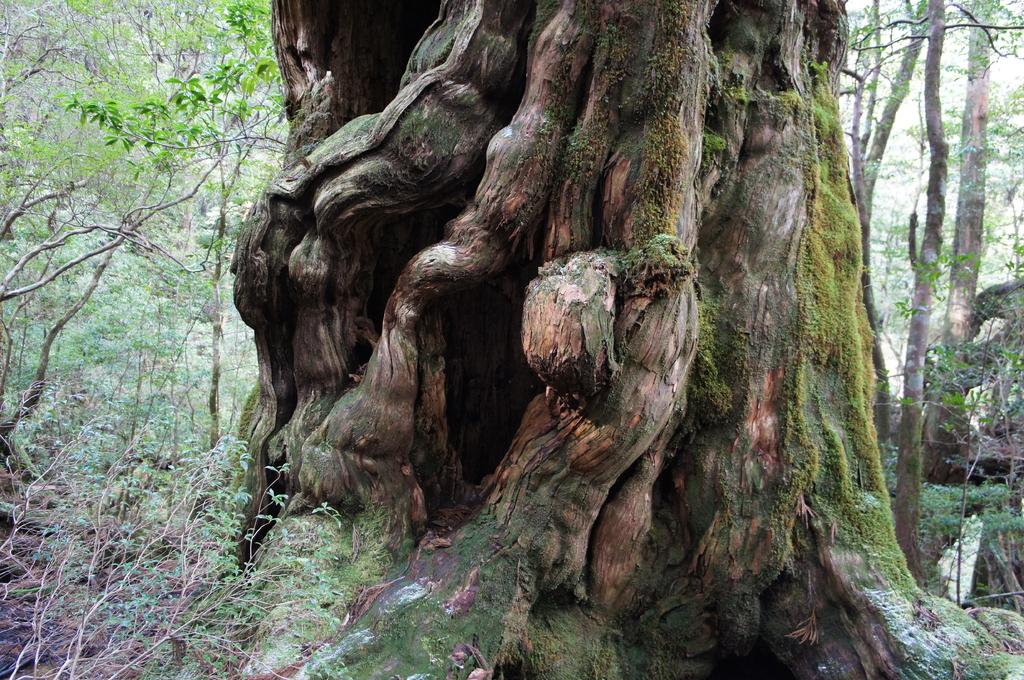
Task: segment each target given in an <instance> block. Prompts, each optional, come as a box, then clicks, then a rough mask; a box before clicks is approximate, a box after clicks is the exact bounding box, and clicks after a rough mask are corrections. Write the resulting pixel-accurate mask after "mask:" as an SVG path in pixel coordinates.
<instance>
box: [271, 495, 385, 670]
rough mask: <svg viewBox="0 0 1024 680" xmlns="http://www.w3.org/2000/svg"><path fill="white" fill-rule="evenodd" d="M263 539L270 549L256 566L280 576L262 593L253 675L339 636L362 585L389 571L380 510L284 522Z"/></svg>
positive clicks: (318, 514) (325, 514)
mask: <svg viewBox="0 0 1024 680" xmlns="http://www.w3.org/2000/svg"><path fill="white" fill-rule="evenodd" d="M268 541H269V544H270V545H272V546H273V550H271V551H269V552H268V553H266V555H265V556H263V558H262V559H261V560H260V561H259V563H258V568H259V569H260V570H261V572H263V573H264V574H268V573H269V574H278V575H279V578H277V579H276V580H274V581H273V585H272V586H271V585H270V584H269V583H268V585H267V586H266V589H267V592H265V594H264V596H265V601H266V603H267V605H268V606H269V607H270V608H269V610H268V611H267V613H266V615H265V617H264V618H263V620H262V622H261V624H260V630H259V631H258V633H257V639H258V640H260V644H259V647H258V648H257V649H256V650H255V653H254V656H255V659H256V660H257V661H256V663H254V665H253V670H255V671H257V672H264V671H267V670H274V669H280V668H284V667H286V666H289V665H291V664H293V663H295V662H296V661H299V660H300V659H301V658H302V657H303V655H304V653H305V651H306V649H308V647H309V645H310V644H311V643H315V642H316V641H323V640H326V639H329V638H330V637H332V636H333V635H336V634H337V633H338V632H340V631H341V630H342V626H343V625H344V623H345V618H346V613H347V607H348V606H349V605H350V604H351V603H352V602H353V601H355V599H356V597H357V595H359V593H360V591H361V590H362V589H363V588H364V587H366V586H369V585H372V584H375V583H377V582H379V581H380V580H382V579H383V578H384V576H385V574H386V572H387V570H388V567H389V565H390V555H389V553H388V551H387V549H386V543H387V531H386V518H385V516H384V512H383V511H382V510H377V511H367V512H363V513H361V514H359V515H356V516H354V517H345V516H342V515H339V514H337V513H335V512H333V511H330V510H327V509H324V510H323V511H320V512H315V513H312V514H304V515H298V516H293V517H286V518H285V519H283V520H282V521H281V522H280V523H278V524H277V525H276V526H275V527H274V528H273V530H272V532H271V534H270V536H269V537H268ZM271 587H272V588H273V589H272V590H270V588H271Z"/></svg>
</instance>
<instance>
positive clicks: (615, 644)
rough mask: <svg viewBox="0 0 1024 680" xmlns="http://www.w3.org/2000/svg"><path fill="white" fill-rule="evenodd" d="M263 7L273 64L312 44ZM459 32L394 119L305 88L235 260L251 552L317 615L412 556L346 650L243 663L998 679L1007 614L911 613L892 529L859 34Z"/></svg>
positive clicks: (827, 0)
mask: <svg viewBox="0 0 1024 680" xmlns="http://www.w3.org/2000/svg"><path fill="white" fill-rule="evenodd" d="M336 5H337V9H336V11H337V12H338V13H339V14H338V16H339V17H340V18H339V21H340V22H341V24H342V25H343V26H347V24H346V23H345V22H346V21H347V19H345V17H346V16H347V11H348V10H353V8H355V7H357V6H360V5H359V3H356V2H341V3H336ZM385 5H387V3H385ZM315 6H316V3H301V2H297V1H296V3H294V6H292V7H291V9H292V11H293V12H300V10H301V11H303V12H304V11H312V9H311V8H315ZM275 8H276V9H277V12H278V14H277V16H276V18H275V21H276V22H277V24H276V26H277V29H276V30H277V34H278V35H279V36H282V35H284V36H294V35H299V34H301V33H302V31H303V27H304V24H303V23H302V22H303V21H310V20H304V19H301V18H298V17H300V16H305V15H302V14H301V13H297V14H293V15H292V18H291V19H287V20H286V19H285V17H284V14H283V13H282V7H281V6H280V5H275ZM297 8H298V9H297ZM353 11H354V10H353ZM366 11H367V12H369V14H370V16H363V17H361V18H360V19H359V21H371V22H373V21H375V19H374V18H373V15H374V13H375V12H378V11H379V12H382V13H383V12H385V11H386V9H384V6H382V7H381V9H379V10H377V9H374V8H370V9H368V10H366ZM438 17H439V18H438V20H437V21H435V22H434V23H433V24H431V25H430V26H429V27H427V28H426V29H425V32H424V34H423V37H422V38H421V39H420V41H419V42H418V43H417V44H416V46H415V47H414V48H412V53H411V56H410V57H409V59H408V66H407V69H406V72H405V74H404V75H403V76H402V77H401V78H400V80H399V81H394V82H395V83H396V84H395V86H394V90H393V91H392V92H390V93H388V95H387V96H388V97H390V99H389V100H388V101H386V102H382V103H381V105H380V106H381V110H380V111H379V112H374V110H373V109H372V107H370V106H369V103H367V108H366V109H359V110H356V111H353V112H352V113H353V114H358V117H356V118H354V119H352V120H350V121H349V122H347V123H346V124H344V125H342V126H341V127H338V128H337V129H336V130H333V131H330V132H329V134H327V136H320V135H321V132H322V131H321V132H317V133H315V134H313V133H309V134H308V136H303V135H307V133H306V132H296V130H297V129H299V128H300V127H301V122H299V121H301V120H302V119H303V117H304V116H305V115H306V114H307V107H315V106H319V105H320V104H316V103H315V102H316V101H320V100H317V99H316V98H315V97H310V95H309V94H308V93H309V92H313V91H315V90H316V87H317V86H316V85H312V86H311V87H310V88H309V89H307V90H305V92H306V93H307V94H304V95H301V94H293V95H290V96H291V97H292V101H296V102H300V103H298V104H297V107H298V108H297V110H295V111H294V112H293V114H292V115H293V121H296V124H295V126H294V127H293V133H294V134H295V135H296V136H298V137H300V139H297V141H296V142H295V143H294V144H293V149H294V150H295V152H294V153H293V154H292V156H291V157H290V162H289V165H288V166H287V167H286V168H285V170H284V172H283V173H282V175H281V176H280V177H279V178H278V179H277V180H276V181H275V182H274V183H273V185H272V186H271V187H270V188H269V190H268V191H267V193H266V195H265V197H264V199H263V200H262V201H261V202H260V204H259V205H258V206H257V207H256V209H255V210H254V213H253V215H252V216H251V218H250V220H249V222H248V226H247V227H246V229H245V230H244V233H243V234H242V236H241V238H240V240H239V244H238V251H237V253H236V257H235V260H234V267H235V269H236V274H237V284H236V289H235V301H236V304H237V306H238V308H239V310H240V311H241V313H242V315H243V318H244V319H245V320H246V322H247V323H249V325H251V326H252V327H253V329H254V331H255V335H256V342H257V347H258V351H259V357H260V369H261V373H260V396H259V402H258V405H257V406H256V407H255V409H254V411H253V413H252V416H251V417H250V418H247V426H248V432H247V434H248V435H249V436H250V440H251V455H252V457H253V459H254V464H252V465H250V466H249V468H248V469H249V472H248V478H247V482H248V484H249V487H250V490H251V492H252V503H251V504H250V505H249V507H248V510H247V516H248V518H249V521H250V524H251V527H252V531H251V532H250V537H252V538H253V539H254V540H251V541H249V542H248V545H250V546H251V545H252V544H253V543H254V542H255V543H259V542H262V546H263V549H262V551H261V552H262V553H263V554H264V555H266V557H265V559H266V560H269V561H271V562H273V560H274V555H275V553H279V550H278V548H276V547H275V546H280V545H282V544H289V545H294V544H295V542H296V541H298V542H299V543H300V544H301V545H304V546H305V550H306V551H307V552H308V556H307V557H308V560H312V563H313V564H315V565H316V566H315V569H314V571H313V573H315V574H316V578H317V579H319V582H320V583H323V582H324V579H325V578H328V579H335V580H334V581H330V583H331V584H333V585H332V586H331V587H330V588H329V589H328V590H330V591H331V592H336V591H341V590H344V589H345V588H347V587H349V586H348V585H346V584H349V585H350V582H349V581H348V580H346V579H347V577H346V576H345V574H350V573H351V572H352V570H353V569H356V566H355V565H358V564H362V563H363V560H365V559H367V557H366V556H367V555H368V547H367V546H368V544H369V543H370V542H375V544H377V545H379V546H386V548H387V552H388V553H389V554H390V555H391V558H390V559H391V560H392V564H393V566H392V568H391V570H390V571H389V572H388V573H387V574H386V575H385V574H384V573H383V572H384V571H387V570H386V569H384V568H382V569H381V570H380V571H379V572H378V573H377V574H376V576H375V577H373V578H368V579H367V582H366V583H365V586H366V587H365V588H363V589H361V590H359V594H358V596H356V597H354V598H352V599H350V600H346V602H343V603H339V602H332V601H329V599H328V600H325V599H323V598H322V597H320V596H317V597H319V598H320V599H319V600H318V601H319V602H320V604H321V606H320V608H319V609H324V610H329V609H330V608H331V607H338V606H341V607H342V608H343V610H344V614H343V615H339V616H338V617H337V618H336V619H335V622H334V623H328V624H324V625H317V626H311V627H309V628H302V627H301V626H299V624H298V623H293V624H292V625H289V624H282V623H281V621H280V620H271V619H273V617H268V621H266V622H265V625H264V626H263V628H262V630H263V640H264V642H263V643H262V646H260V647H259V654H257V658H258V659H262V663H263V664H264V665H263V666H262V667H254V672H255V671H256V670H264V671H269V670H275V671H279V672H283V671H284V669H287V670H288V671H289V672H297V670H296V669H300V668H301V669H302V671H303V672H304V673H306V675H307V677H323V678H345V677H351V678H391V677H395V676H398V677H418V678H419V677H428V676H432V677H449V678H467V677H472V678H474V680H477V679H479V678H487V677H493V678H499V677H501V678H508V679H511V678H523V677H529V678H606V677H651V678H705V677H710V676H711V675H712V674H713V673H714V672H715V668H716V666H720V665H721V664H722V663H723V660H726V659H735V658H737V657H740V658H746V659H747V662H748V663H750V664H752V667H753V668H756V669H759V670H760V669H762V666H761V664H762V663H766V661H762V660H763V659H768V660H770V661H771V662H772V663H775V664H778V665H779V666H780V668H782V669H783V670H784V672H785V673H787V674H791V675H792V676H793V677H798V678H879V677H918V678H932V677H950V678H952V677H954V676H955V675H956V674H957V673H960V672H961V669H960V667H961V666H962V667H963V669H964V670H966V672H967V673H968V674H969V676H970V677H978V678H981V677H1002V675H1005V672H1006V671H1004V669H1009V668H1010V667H1011V666H1012V664H1013V663H1015V660H1014V658H1013V657H1010V656H1009V655H1007V654H1006V648H1004V647H1002V646H1000V643H999V641H998V639H999V636H1000V635H1002V629H1001V628H1000V626H1003V625H1004V624H1005V622H1003V620H1002V619H1001V618H998V616H997V617H996V618H994V619H993V621H995V623H992V622H990V623H984V622H982V620H981V619H980V618H971V617H969V616H968V615H966V614H964V613H962V612H960V611H959V610H957V609H956V608H955V607H952V608H951V607H950V606H949V605H946V604H943V603H942V602H938V601H934V600H931V599H929V598H926V597H924V596H923V595H922V594H921V593H920V592H919V591H917V590H916V587H915V586H914V583H913V580H912V579H911V578H910V576H909V574H908V573H907V570H906V565H905V562H904V559H903V556H902V554H901V552H900V550H899V547H898V546H897V544H896V540H895V536H894V533H893V529H892V523H891V520H890V514H889V513H890V509H889V501H888V495H887V492H886V489H885V486H884V483H883V479H882V474H881V468H880V464H879V458H878V451H877V446H876V440H875V433H874V429H873V425H872V418H871V395H872V391H873V382H872V369H871V334H870V330H869V328H868V324H867V318H866V315H865V312H864V307H863V304H862V296H861V292H860V276H861V246H860V227H859V220H858V216H857V213H856V210H855V209H854V206H853V203H852V200H851V195H850V191H849V179H848V174H847V157H846V154H845V150H844V145H843V131H842V127H841V124H840V120H839V117H838V110H837V107H836V103H835V98H834V95H833V88H834V84H835V78H836V72H837V68H838V64H840V63H841V61H842V54H843V50H844V37H845V24H844V16H843V12H842V8H841V6H840V5H839V4H836V3H835V2H833V1H832V0H823V1H820V2H817V3H806V2H803V1H802V0H770V1H769V2H765V1H764V0H756V1H755V0H727V1H722V2H718V3H715V2H713V1H711V0H708V1H698V2H685V3H684V2H679V1H678V0H643V1H638V2H631V3H623V2H619V1H616V0H561V1H556V2H538V3H536V4H535V3H534V2H531V1H529V0H443V1H442V2H441V3H440V7H439V8H438ZM296 22H297V23H296ZM290 24H296V25H294V26H293V25H290ZM316 27H317V28H323V26H322V25H321V24H320V23H316ZM305 28H307V29H308V28H309V27H308V26H305ZM337 30H344V29H337ZM328 32H329V31H328ZM393 35H394V36H395V37H394V42H393V43H392V44H391V46H390V48H389V49H391V50H399V49H401V48H400V45H401V44H403V43H401V39H400V38H399V37H398V36H401V35H404V29H403V30H398V31H396V32H395V33H394V34H393ZM279 40H280V38H279ZM279 50H280V53H281V54H282V55H283V56H282V62H283V70H284V73H285V75H286V77H287V78H288V79H289V82H290V83H291V81H292V79H293V76H292V75H290V74H291V73H292V71H293V70H294V69H292V67H290V66H289V65H288V64H287V63H285V62H286V60H287V59H288V58H289V57H287V53H288V50H287V49H282V48H280V46H279ZM332 58H333V57H332ZM314 66H315V67H312V68H311V67H307V68H303V69H301V71H302V73H316V74H322V73H326V71H327V70H329V69H328V67H327V66H326V65H325V64H324V63H323V62H317V63H316V64H315V65H314ZM295 73H298V71H295ZM332 73H333V72H332ZM295 77H297V76H295ZM333 77H334V78H335V81H334V83H335V84H334V86H333V87H338V83H339V82H340V81H339V80H337V78H338V76H337V75H336V74H334V76H333ZM353 77H356V78H373V77H374V73H373V72H372V71H370V72H359V73H356V74H354V75H353ZM324 78H326V76H322V77H321V80H319V81H317V82H323V79H324ZM290 86H291V85H290ZM353 87H354V91H357V90H358V87H356V86H353ZM295 91H296V92H302V91H303V90H302V88H301V87H299V88H297V89H296V90H295ZM333 91H334V92H335V93H338V94H336V95H334V96H341V94H340V93H342V92H344V91H345V90H344V89H343V88H339V89H336V90H333ZM324 101H326V100H324ZM307 119H308V118H307ZM330 127H331V126H327V127H325V128H323V131H326V130H329V129H330ZM307 148H308V149H310V150H309V151H308V152H306V151H304V149H307ZM698 281H699V286H698ZM509 337H511V340H509ZM285 464H287V465H285ZM268 466H270V467H271V468H272V469H273V470H274V472H273V473H272V474H270V475H268V474H267V469H268ZM268 491H272V492H273V494H275V497H276V494H287V497H288V502H287V505H286V506H285V507H283V508H275V507H273V506H272V505H271V503H270V502H269V501H268V498H269V496H268ZM274 512H279V513H280V514H279V517H280V522H279V523H278V524H277V525H276V526H275V527H274V528H273V529H271V530H270V531H269V532H266V535H265V536H264V535H263V533H261V532H263V528H262V526H263V525H262V524H261V522H263V521H265V518H266V516H267V515H269V514H273V513H274ZM261 518H262V519H261ZM368 527H369V528H368ZM350 533H351V536H349V534H350ZM303 537H304V538H303ZM300 538H301V540H300ZM324 549H326V554H325V551H324ZM332 560H333V561H332ZM317 592H321V591H317ZM293 595H294V594H293V593H291V592H289V593H287V595H281V594H279V595H278V597H279V598H281V600H282V601H284V600H285V599H288V600H292V599H293ZM314 599H316V598H314ZM275 611H277V610H275ZM293 616H298V615H297V614H296V615H293ZM285 619H286V620H287V616H285ZM307 621H308V619H307ZM997 624H998V625H997ZM1005 625H1009V624H1005ZM297 630H301V631H304V634H305V635H307V636H308V638H309V639H306V640H301V639H300V640H295V639H294V638H295V637H296V635H295V631H297ZM300 637H301V636H300ZM957 657H960V658H962V659H963V661H962V662H960V661H956V658H957ZM735 663H739V665H740V667H741V668H742V665H743V663H744V662H742V661H739V662H735ZM257 666H258V664H257ZM787 669H788V670H787ZM741 672H742V671H741ZM780 672H782V671H780ZM986 673H987V674H988V675H986ZM992 673H996V674H997V675H995V676H993V675H991V674H992ZM420 674H422V675H420ZM782 677H787V676H786V675H783V676H782Z"/></svg>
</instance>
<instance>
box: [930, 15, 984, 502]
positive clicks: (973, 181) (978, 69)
mask: <svg viewBox="0 0 1024 680" xmlns="http://www.w3.org/2000/svg"><path fill="white" fill-rule="evenodd" d="M967 68H968V73H967V95H966V97H965V99H964V111H963V119H962V120H963V122H962V126H961V131H960V146H961V156H960V191H959V194H958V195H957V206H956V231H955V232H954V235H953V261H952V263H951V264H950V288H949V300H948V305H947V308H946V321H945V326H944V328H943V334H942V342H943V344H944V345H946V346H947V347H948V348H950V349H951V350H952V351H954V352H956V351H957V347H958V346H961V345H963V344H964V343H965V342H967V341H969V340H971V339H972V338H973V334H972V333H971V325H972V318H973V316H974V311H973V309H974V301H975V296H976V295H977V291H978V271H979V269H980V267H981V257H982V246H983V244H984V238H985V186H986V182H985V180H986V156H987V155H988V94H989V41H988V36H987V35H986V34H985V32H984V31H982V30H979V29H973V30H972V32H971V39H970V47H969V51H968V55H967ZM954 373H956V374H959V373H961V372H960V371H956V370H954ZM933 382H935V383H936V384H935V385H934V388H933V389H934V391H935V392H937V393H938V394H939V395H941V394H943V393H959V394H963V395H964V396H966V393H967V392H968V391H969V390H970V387H971V386H970V385H964V384H962V382H963V381H961V380H959V379H958V377H957V376H953V377H952V379H951V380H946V379H944V378H943V376H941V375H937V376H935V378H934V379H933ZM968 382H970V381H968ZM969 439H970V423H969V422H968V420H967V414H966V413H965V412H964V409H963V408H958V407H955V406H951V405H949V404H944V403H942V402H941V399H940V400H939V401H937V402H936V403H935V404H934V405H932V406H930V407H929V409H928V412H927V414H926V420H925V434H924V440H925V447H926V448H925V457H926V461H925V466H926V476H927V478H928V479H930V480H932V481H936V482H948V481H953V480H955V479H957V478H958V477H962V475H963V470H964V469H965V467H966V465H967V461H968V458H969V454H970V446H969Z"/></svg>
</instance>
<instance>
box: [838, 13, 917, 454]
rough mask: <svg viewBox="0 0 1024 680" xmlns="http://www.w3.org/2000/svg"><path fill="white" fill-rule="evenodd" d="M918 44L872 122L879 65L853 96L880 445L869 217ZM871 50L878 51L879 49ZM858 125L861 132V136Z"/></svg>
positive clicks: (883, 406) (908, 51) (883, 385)
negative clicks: (867, 99)
mask: <svg viewBox="0 0 1024 680" xmlns="http://www.w3.org/2000/svg"><path fill="white" fill-rule="evenodd" d="M875 17H876V22H877V21H878V20H879V19H878V13H877V8H875ZM879 30H880V29H879ZM923 42H924V41H923V40H921V39H914V40H911V41H910V42H909V43H908V44H907V46H906V48H904V50H903V56H902V57H901V59H900V66H899V69H898V70H897V72H896V75H895V77H894V78H893V79H892V84H891V90H890V91H889V95H888V97H886V100H885V105H884V106H883V107H882V114H881V116H880V117H879V119H878V121H877V122H875V121H873V120H871V119H870V116H871V109H873V108H874V106H873V103H872V104H870V105H869V111H868V114H867V115H868V118H867V120H864V113H863V100H864V96H865V91H866V90H869V92H868V94H869V96H870V97H874V93H875V91H876V90H877V88H878V86H879V82H878V78H879V76H880V71H879V70H878V69H879V68H880V66H877V65H876V66H875V67H874V68H873V69H872V71H871V75H870V78H866V77H861V78H860V79H859V80H858V82H857V87H856V90H855V96H854V111H853V129H852V138H851V139H852V145H851V155H852V159H851V180H852V182H853V190H854V196H855V197H856V199H857V212H858V215H859V217H860V224H861V253H862V256H863V259H864V269H863V271H862V272H861V285H862V286H863V289H864V307H865V310H866V312H867V316H868V323H869V324H870V326H871V331H872V343H871V357H872V361H873V362H874V367H875V427H876V429H877V431H878V438H879V440H880V441H883V442H889V441H892V395H891V392H890V385H889V371H888V369H887V368H886V365H885V353H884V352H883V351H882V329H881V324H880V322H879V319H878V311H877V307H876V305H875V295H874V287H873V286H872V283H871V217H872V213H873V210H874V198H875V185H876V184H877V182H878V174H879V171H880V168H881V164H882V160H883V158H884V157H885V151H886V148H887V147H888V145H889V137H890V135H891V134H892V128H893V125H894V124H895V122H896V115H897V114H898V113H899V110H900V107H901V106H902V105H903V101H904V100H905V99H906V97H907V94H908V93H909V91H910V82H911V80H912V79H913V77H914V72H915V70H916V67H917V61H918V56H919V55H920V53H921V45H922V43H923ZM876 52H878V53H880V50H878V51H876ZM862 121H863V123H864V124H863V126H862ZM862 127H863V128H864V131H863V133H862Z"/></svg>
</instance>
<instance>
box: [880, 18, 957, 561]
mask: <svg viewBox="0 0 1024 680" xmlns="http://www.w3.org/2000/svg"><path fill="white" fill-rule="evenodd" d="M945 31H946V8H945V4H944V2H943V0H929V2H928V50H927V53H926V57H925V66H924V82H925V92H924V106H925V124H926V128H927V136H928V147H929V150H930V161H929V168H928V190H927V211H926V213H925V224H924V236H923V238H922V239H921V246H920V251H919V252H915V251H916V245H915V243H914V241H915V239H914V235H915V231H916V230H915V229H913V228H912V229H911V243H910V255H911V266H912V267H913V269H914V291H913V294H912V298H911V307H912V312H911V316H910V330H909V331H908V334H907V356H906V361H905V363H904V369H903V384H904V388H903V410H902V416H901V418H900V430H899V457H898V460H897V464H896V502H895V505H894V506H893V512H894V515H895V520H896V537H897V539H898V540H899V543H900V547H901V548H902V549H903V553H904V554H905V555H906V556H907V563H908V566H909V567H910V570H911V572H912V573H913V574H914V575H915V577H917V578H918V579H920V578H922V576H923V569H922V566H921V557H920V548H919V546H918V541H917V524H918V520H919V518H920V514H921V468H922V447H921V435H922V428H923V427H924V418H923V410H924V365H925V358H926V356H927V353H928V340H929V332H930V330H931V315H932V302H933V297H934V275H935V271H936V267H937V266H938V259H939V252H940V250H941V248H942V225H943V221H944V220H945V216H946V175H947V172H948V166H949V146H948V145H947V143H946V135H945V131H944V129H943V127H942V103H941V100H940V91H941V87H942V83H941V78H942V46H943V38H944V37H945Z"/></svg>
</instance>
